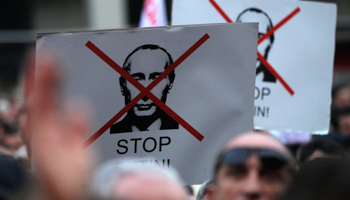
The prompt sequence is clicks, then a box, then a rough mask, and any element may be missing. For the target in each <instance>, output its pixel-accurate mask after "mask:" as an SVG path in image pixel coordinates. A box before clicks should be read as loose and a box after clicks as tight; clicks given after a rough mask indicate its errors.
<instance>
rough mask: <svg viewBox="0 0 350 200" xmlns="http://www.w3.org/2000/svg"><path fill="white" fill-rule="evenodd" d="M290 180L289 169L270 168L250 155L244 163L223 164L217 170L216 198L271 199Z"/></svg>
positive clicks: (275, 196)
mask: <svg viewBox="0 0 350 200" xmlns="http://www.w3.org/2000/svg"><path fill="white" fill-rule="evenodd" d="M290 180H291V174H290V170H289V169H288V168H287V167H284V168H282V169H276V170H275V169H270V168H266V167H264V166H263V165H262V163H261V161H260V160H259V159H258V158H257V157H256V156H255V155H254V154H252V155H250V156H249V158H248V159H247V160H246V162H245V164H244V165H237V166H227V165H223V166H222V167H221V168H220V169H219V170H218V172H217V182H216V183H217V184H216V186H215V190H216V192H215V194H216V195H215V196H216V198H215V199H217V200H249V199H251V200H258V199H259V200H273V199H276V198H277V197H278V196H279V195H280V194H281V193H282V192H284V191H285V189H286V187H287V185H288V183H289V182H290Z"/></svg>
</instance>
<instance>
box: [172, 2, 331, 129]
mask: <svg viewBox="0 0 350 200" xmlns="http://www.w3.org/2000/svg"><path fill="white" fill-rule="evenodd" d="M172 15H173V16H172V24H173V25H185V24H202V23H222V22H239V23H240V22H259V36H258V37H259V41H258V53H257V56H258V60H257V61H256V86H255V106H254V125H255V128H256V129H268V130H279V131H292V132H306V133H323V134H325V133H327V132H328V128H329V122H330V104H331V86H332V74H333V60H334V49H335V25H336V5H335V4H329V3H316V2H305V1H276V0H264V1H261V0H205V1H202V0H193V1H186V0H174V2H173V12H172Z"/></svg>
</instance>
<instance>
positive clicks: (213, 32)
mask: <svg viewBox="0 0 350 200" xmlns="http://www.w3.org/2000/svg"><path fill="white" fill-rule="evenodd" d="M257 34H258V24H257V23H246V24H227V23H224V24H216V25H201V26H183V27H162V28H146V29H132V30H119V31H117V30H110V31H96V32H93V31H91V32H76V33H57V34H44V35H39V37H38V39H37V61H38V62H40V61H41V60H42V59H43V58H42V55H43V54H44V53H45V52H46V51H47V49H53V50H54V51H55V52H57V53H58V54H59V55H60V57H61V58H64V61H65V63H66V66H67V67H65V69H64V72H63V74H64V77H65V81H64V84H65V85H64V86H63V95H64V98H65V99H67V98H68V97H70V96H77V95H78V96H81V97H83V98H86V99H88V100H89V101H90V104H91V105H92V106H93V108H94V113H95V117H94V118H93V123H92V126H93V132H92V133H91V134H90V135H89V136H88V137H87V138H86V142H85V143H84V144H82V148H91V147H92V148H93V147H97V148H98V149H100V152H101V155H100V157H99V159H100V160H101V161H105V160H108V159H111V158H124V157H141V156H153V157H154V158H155V159H154V160H152V159H151V160H143V159H140V164H142V163H144V162H152V163H154V164H155V165H159V166H161V167H168V166H173V167H175V168H176V169H178V170H179V171H180V173H181V176H182V177H183V178H184V180H185V182H186V184H199V183H202V182H203V181H205V180H206V179H207V178H208V175H209V174H211V169H212V164H213V162H214V158H215V155H216V154H217V152H218V150H219V149H220V148H221V147H222V146H223V145H224V144H225V142H226V141H227V140H228V139H229V138H231V137H232V136H234V135H235V134H238V133H240V132H243V131H249V130H252V129H253V115H252V114H253V105H254V78H255V62H256V48H257V37H256V35H257ZM37 70H40V69H37Z"/></svg>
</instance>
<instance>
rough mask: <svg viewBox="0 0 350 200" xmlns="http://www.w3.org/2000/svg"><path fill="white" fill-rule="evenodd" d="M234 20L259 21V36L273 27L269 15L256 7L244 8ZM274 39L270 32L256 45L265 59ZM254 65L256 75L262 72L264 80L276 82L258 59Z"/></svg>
mask: <svg viewBox="0 0 350 200" xmlns="http://www.w3.org/2000/svg"><path fill="white" fill-rule="evenodd" d="M236 22H259V36H258V37H259V38H260V37H262V36H263V35H265V34H266V33H267V32H268V31H269V30H270V29H271V28H272V27H273V24H272V21H271V19H270V17H269V16H268V15H267V14H266V13H265V12H264V11H262V10H260V9H258V8H248V9H245V10H244V11H243V12H241V13H240V14H239V15H238V17H237V19H236ZM274 40H275V35H274V34H272V35H271V36H270V37H269V38H268V39H266V40H264V41H263V42H262V43H260V44H259V45H258V50H259V52H260V53H261V54H262V55H263V56H264V58H265V59H266V60H267V57H268V54H269V52H270V49H271V47H272V44H273V42H274ZM256 67H257V68H256V75H257V76H258V75H259V74H260V73H262V74H263V81H264V82H273V83H275V82H276V77H274V76H273V75H272V73H271V72H270V71H269V70H268V69H267V68H266V67H265V65H264V64H263V63H262V62H261V61H260V60H259V59H258V60H257V61H256Z"/></svg>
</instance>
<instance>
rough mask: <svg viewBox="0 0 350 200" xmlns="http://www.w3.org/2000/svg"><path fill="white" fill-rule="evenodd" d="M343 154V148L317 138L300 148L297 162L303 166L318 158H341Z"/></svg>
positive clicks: (325, 139) (328, 140) (326, 139)
mask: <svg viewBox="0 0 350 200" xmlns="http://www.w3.org/2000/svg"><path fill="white" fill-rule="evenodd" d="M344 154H345V150H344V148H343V147H342V146H341V145H340V144H339V143H337V142H336V141H333V140H332V139H330V138H324V137H323V138H320V137H318V138H315V139H313V140H311V141H310V142H309V143H307V144H305V145H304V146H302V147H301V149H300V154H299V161H300V163H301V164H304V163H305V162H306V161H311V160H314V159H315V158H319V157H325V158H342V157H343V156H344Z"/></svg>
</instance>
